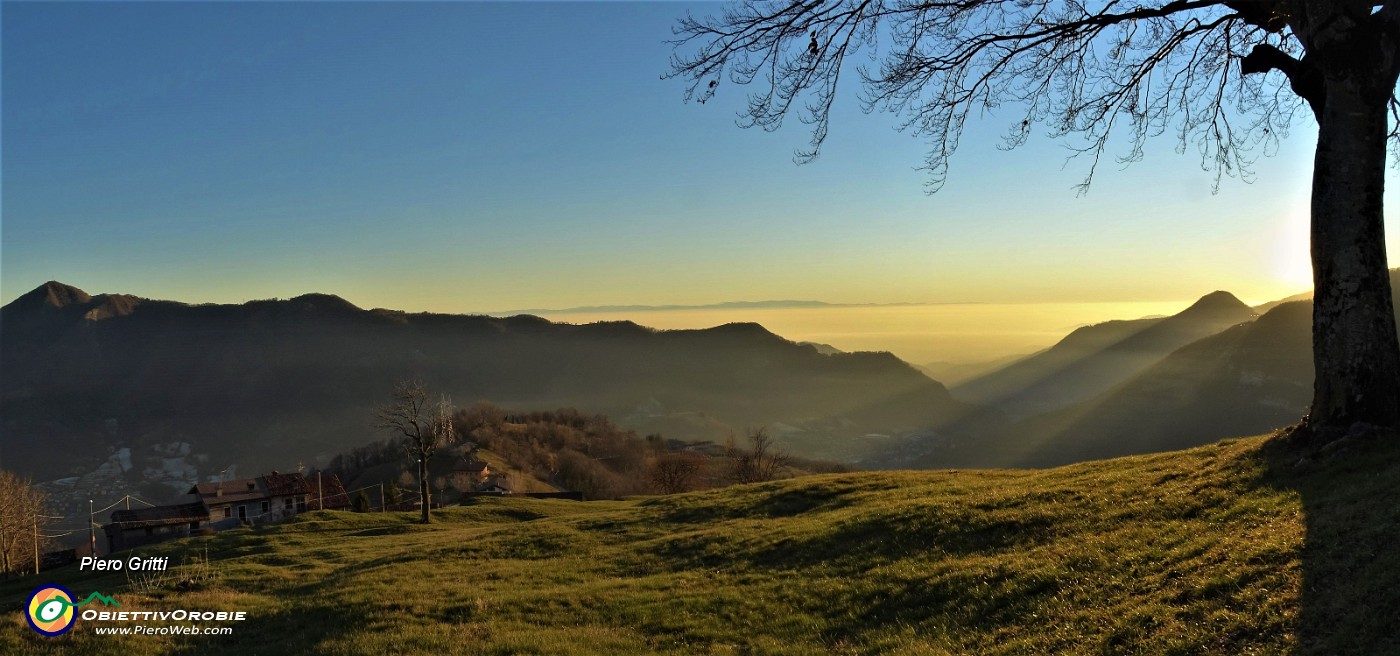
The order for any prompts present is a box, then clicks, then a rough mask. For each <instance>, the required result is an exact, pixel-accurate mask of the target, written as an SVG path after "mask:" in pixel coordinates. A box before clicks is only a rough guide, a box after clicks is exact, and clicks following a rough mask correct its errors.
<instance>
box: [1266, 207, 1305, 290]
mask: <svg viewBox="0 0 1400 656" xmlns="http://www.w3.org/2000/svg"><path fill="white" fill-rule="evenodd" d="M1308 239H1309V237H1308V212H1307V209H1306V208H1301V209H1295V210H1294V211H1292V212H1289V214H1288V216H1287V217H1286V218H1285V219H1284V220H1283V221H1282V222H1281V224H1280V226H1279V231H1278V233H1277V238H1276V239H1275V241H1274V252H1273V274H1274V279H1275V280H1277V281H1278V282H1279V283H1280V284H1282V285H1286V286H1288V287H1289V288H1296V289H1298V290H1304V289H1311V288H1312V284H1313V277H1312V256H1311V254H1310V249H1309V245H1308Z"/></svg>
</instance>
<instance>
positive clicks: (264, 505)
mask: <svg viewBox="0 0 1400 656" xmlns="http://www.w3.org/2000/svg"><path fill="white" fill-rule="evenodd" d="M270 510H272V502H271V501H264V502H262V512H263V514H264V515H266V514H267V513H268V511H270Z"/></svg>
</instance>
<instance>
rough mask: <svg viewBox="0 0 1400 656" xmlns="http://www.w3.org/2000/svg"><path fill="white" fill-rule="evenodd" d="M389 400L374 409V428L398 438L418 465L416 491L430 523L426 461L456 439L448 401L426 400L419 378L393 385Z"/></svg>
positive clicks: (426, 395) (424, 519)
mask: <svg viewBox="0 0 1400 656" xmlns="http://www.w3.org/2000/svg"><path fill="white" fill-rule="evenodd" d="M391 397H392V399H393V400H392V401H391V402H390V403H389V404H388V405H383V406H380V407H379V408H377V409H376V410H375V418H376V420H377V421H376V424H375V425H376V427H378V428H382V429H385V430H387V431H389V432H390V434H392V435H393V436H394V437H395V438H396V439H398V440H400V441H401V444H402V445H403V448H404V452H406V453H407V454H408V457H409V458H412V459H413V460H414V461H415V464H416V465H417V466H418V493H419V495H420V497H419V498H420V499H421V500H422V506H423V509H422V510H423V517H422V519H421V520H420V521H421V522H422V523H424V524H428V523H431V522H432V516H431V515H430V514H429V512H428V511H429V509H431V508H432V493H431V490H430V488H429V480H428V461H429V460H431V459H432V457H433V454H435V453H437V450H438V447H441V446H446V445H448V444H450V443H452V442H454V441H456V439H457V431H456V429H455V428H454V427H453V424H452V404H451V403H450V402H448V400H447V399H446V398H443V399H442V400H440V401H438V402H437V404H436V405H430V404H429V403H428V391H427V388H426V387H424V386H423V383H422V382H421V381H416V380H404V381H399V382H398V383H396V384H395V385H394V390H393V392H392V394H391Z"/></svg>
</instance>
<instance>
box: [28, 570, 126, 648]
mask: <svg viewBox="0 0 1400 656" xmlns="http://www.w3.org/2000/svg"><path fill="white" fill-rule="evenodd" d="M93 599H97V600H98V601H101V602H102V603H104V604H106V605H108V606H121V604H119V603H117V602H116V600H114V599H112V598H111V597H108V596H106V595H104V594H102V593H100V592H94V593H92V594H90V595H88V598H87V599H85V600H83V601H80V602H77V603H74V602H73V593H72V592H69V590H68V588H65V587H63V586H61V585H57V584H53V583H50V584H48V585H41V586H39V587H38V588H36V589H35V590H34V593H33V594H31V595H29V603H28V604H27V605H26V606H25V612H24V619H26V620H29V626H30V627H31V628H33V629H34V630H35V631H38V632H39V633H42V634H44V635H46V636H58V635H63V634H64V633H67V632H68V630H69V629H71V628H73V620H74V619H75V615H76V613H74V612H73V609H75V608H77V607H79V606H84V605H86V604H88V603H89V602H91V601H92V600H93Z"/></svg>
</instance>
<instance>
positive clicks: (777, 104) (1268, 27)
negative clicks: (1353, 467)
mask: <svg viewBox="0 0 1400 656" xmlns="http://www.w3.org/2000/svg"><path fill="white" fill-rule="evenodd" d="M675 34H676V36H677V38H676V40H675V41H674V44H675V46H676V54H675V55H674V57H673V60H672V68H671V72H670V76H672V77H680V78H684V79H686V80H688V81H689V87H688V91H687V96H686V97H687V98H688V99H696V100H698V101H700V102H704V101H706V100H708V99H709V98H711V97H712V96H713V95H714V94H715V93H716V91H717V90H718V89H719V88H720V85H721V83H722V82H723V81H724V80H725V79H728V80H730V81H732V82H734V83H738V84H750V83H757V87H758V91H757V93H754V94H752V95H751V96H750V98H749V104H748V108H747V110H746V111H745V112H743V113H742V114H741V125H745V126H758V127H762V128H764V129H767V130H773V129H777V128H778V127H779V126H780V125H781V124H782V122H783V119H784V118H785V117H787V116H788V114H790V113H799V114H800V118H801V119H802V121H803V122H805V123H808V124H810V125H811V126H812V139H811V143H810V146H809V147H808V148H806V149H803V150H801V151H799V152H798V154H797V158H798V160H799V161H806V160H810V159H812V158H814V157H816V156H817V153H818V151H819V150H820V147H821V145H822V142H823V141H824V140H825V138H826V135H827V130H828V127H829V115H830V110H831V106H832V101H833V100H834V99H835V97H836V94H837V87H838V83H840V82H841V81H842V80H843V79H848V78H850V77H853V76H854V77H856V78H857V79H858V80H859V81H860V82H861V86H862V88H863V91H864V93H863V96H862V101H863V105H864V108H865V109H866V110H867V111H872V110H875V109H885V110H890V111H892V112H894V113H895V114H897V115H898V116H900V117H901V121H902V127H903V128H905V129H907V130H909V131H911V132H912V133H914V134H915V135H917V136H920V137H924V138H927V139H929V140H930V141H931V143H932V149H931V151H930V153H929V155H928V158H927V160H926V161H925V163H924V166H925V168H926V169H927V170H928V171H929V173H930V179H929V185H930V186H931V188H932V189H933V190H936V189H937V188H938V187H940V186H941V185H942V184H943V183H944V182H945V180H946V178H947V171H948V163H949V160H950V158H951V157H952V155H953V153H954V151H955V150H956V149H957V146H958V141H959V138H960V136H961V134H962V129H963V126H964V124H965V123H966V121H967V117H968V116H969V114H971V113H972V112H975V111H982V110H986V109H995V108H1006V109H1013V110H1014V111H1015V112H1016V114H1017V117H1016V119H1015V120H1013V121H1012V122H1011V124H1010V126H1009V128H1010V129H1009V133H1008V135H1007V138H1006V145H1008V146H1012V147H1014V146H1017V145H1020V144H1022V143H1024V142H1025V141H1026V140H1027V139H1028V138H1029V136H1030V135H1031V134H1032V132H1033V131H1034V130H1035V126H1039V125H1044V126H1047V127H1048V131H1049V133H1050V135H1051V136H1053V137H1061V138H1063V137H1072V138H1074V141H1073V143H1074V144H1075V148H1076V152H1077V153H1078V154H1080V155H1084V156H1086V157H1087V159H1088V166H1087V169H1088V171H1087V175H1086V178H1085V181H1084V184H1085V185H1086V186H1087V184H1088V182H1089V181H1090V180H1091V179H1092V177H1093V174H1094V170H1095V167H1096V166H1097V164H1098V163H1099V161H1100V158H1101V157H1102V156H1103V154H1104V153H1105V151H1106V150H1107V148H1108V146H1109V143H1110V142H1109V135H1110V134H1111V133H1114V132H1118V133H1123V134H1125V135H1126V136H1127V141H1126V143H1127V147H1126V150H1125V151H1124V152H1123V153H1122V154H1121V155H1119V160H1120V161H1121V162H1123V163H1128V162H1133V161H1136V160H1138V159H1139V158H1141V157H1142V155H1143V145H1144V143H1145V142H1146V140H1147V139H1148V138H1149V137H1153V136H1156V135H1160V134H1164V133H1169V134H1171V135H1173V136H1174V137H1175V139H1176V140H1177V145H1178V150H1179V151H1182V152H1185V151H1188V150H1194V151H1195V152H1196V153H1197V154H1199V156H1200V163H1201V164H1202V166H1204V167H1206V168H1207V169H1212V170H1214V171H1215V172H1216V173H1217V178H1216V183H1217V185H1218V184H1219V180H1220V176H1224V175H1234V176H1240V177H1242V178H1246V179H1248V178H1250V177H1251V176H1252V172H1251V164H1252V163H1253V162H1254V161H1255V159H1256V158H1257V157H1258V156H1259V155H1261V154H1266V153H1268V152H1269V151H1270V150H1271V149H1272V148H1273V147H1274V146H1275V145H1276V144H1277V140H1278V138H1279V137H1280V136H1282V135H1284V134H1286V133H1287V131H1288V129H1289V128H1290V127H1291V126H1292V125H1293V124H1294V120H1295V115H1296V114H1308V113H1310V114H1311V115H1312V116H1313V117H1314V118H1315V119H1316V121H1317V124H1318V142H1317V150H1316V156H1315V161H1314V169H1313V186H1312V189H1313V195H1312V259H1313V281H1314V288H1315V290H1316V294H1315V302H1314V306H1313V360H1314V364H1315V370H1316V382H1315V385H1314V392H1313V401H1312V406H1311V410H1310V412H1309V416H1308V417H1307V420H1306V422H1305V425H1306V426H1307V427H1308V428H1309V429H1310V430H1311V432H1312V433H1313V434H1315V435H1322V436H1324V437H1326V436H1331V435H1335V434H1336V433H1338V432H1339V431H1343V430H1346V429H1347V428H1349V427H1350V426H1352V425H1353V424H1354V423H1355V422H1362V423H1367V424H1377V425H1383V426H1392V427H1394V426H1397V425H1400V344H1397V339H1396V330H1395V316H1394V308H1393V307H1392V300H1391V290H1390V279H1389V275H1388V272H1387V264H1386V253H1385V243H1384V227H1383V223H1382V191H1383V189H1384V183H1385V160H1386V150H1387V146H1388V145H1389V146H1392V147H1393V146H1395V145H1396V144H1397V143H1400V101H1397V98H1396V94H1395V85H1396V78H1397V74H1400V0H1170V1H1162V0H1156V1H1153V0H1138V1H1136V2H1120V1H1117V0H1093V1H1088V2H1083V1H1068V0H959V1H956V2H944V1H936V0H772V1H765V0H745V1H744V2H740V3H737V4H734V5H730V6H729V7H727V8H726V9H725V11H724V12H723V13H722V14H720V15H719V16H717V17H707V18H704V19H697V18H694V17H692V16H687V17H685V18H683V19H681V20H680V21H679V23H678V24H677V25H676V27H675ZM861 50H867V51H868V52H869V53H870V55H871V61H873V62H875V64H874V65H870V66H863V67H859V68H858V69H856V70H852V67H851V66H847V65H846V64H847V59H848V58H849V57H851V56H853V55H855V54H856V53H858V52H860V51H861ZM1304 107H1306V108H1307V109H1308V110H1310V111H1301V112H1300V111H1299V110H1300V109H1302V108H1304ZM1083 189H1084V187H1081V191H1082V190H1083Z"/></svg>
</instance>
